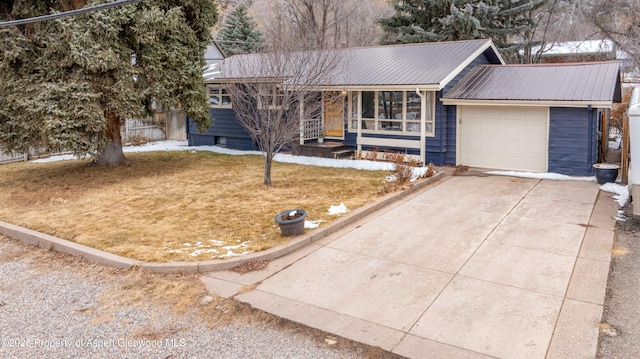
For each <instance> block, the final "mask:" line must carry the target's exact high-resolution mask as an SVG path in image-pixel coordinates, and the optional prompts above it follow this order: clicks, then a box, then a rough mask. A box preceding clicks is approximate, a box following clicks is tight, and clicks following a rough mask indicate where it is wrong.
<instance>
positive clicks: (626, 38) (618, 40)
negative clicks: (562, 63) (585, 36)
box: [585, 0, 640, 64]
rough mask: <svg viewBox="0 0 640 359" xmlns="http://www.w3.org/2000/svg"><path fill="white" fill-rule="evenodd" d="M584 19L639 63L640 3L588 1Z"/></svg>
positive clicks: (630, 1) (618, 0) (621, 0)
mask: <svg viewBox="0 0 640 359" xmlns="http://www.w3.org/2000/svg"><path fill="white" fill-rule="evenodd" d="M585 13H586V17H587V18H588V19H589V21H590V22H591V23H592V24H593V25H595V26H596V27H597V29H598V30H599V31H600V33H601V35H602V36H604V37H606V38H609V39H611V40H612V41H613V42H614V43H615V44H616V46H617V47H618V48H619V49H621V50H624V51H625V52H627V53H628V54H629V55H630V56H631V57H633V59H634V60H635V63H636V64H637V63H640V15H639V14H640V2H639V1H637V0H606V1H605V0H590V1H589V2H588V6H586V7H585Z"/></svg>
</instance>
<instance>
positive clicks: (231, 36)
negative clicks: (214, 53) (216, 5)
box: [216, 4, 262, 56]
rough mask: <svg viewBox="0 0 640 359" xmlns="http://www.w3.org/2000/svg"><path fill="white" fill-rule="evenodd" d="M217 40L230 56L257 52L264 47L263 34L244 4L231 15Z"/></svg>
mask: <svg viewBox="0 0 640 359" xmlns="http://www.w3.org/2000/svg"><path fill="white" fill-rule="evenodd" d="M216 39H217V41H218V43H219V44H220V47H222V50H223V51H224V52H225V54H226V55H229V56H231V55H237V54H246V53H253V52H257V51H258V50H259V49H260V47H261V46H262V34H261V33H260V31H258V29H257V27H256V24H255V22H254V21H253V19H252V18H251V16H249V14H248V13H247V7H246V6H244V5H242V4H241V5H238V6H237V7H236V8H235V9H233V11H231V13H229V16H228V17H227V19H226V20H225V22H224V25H223V26H222V28H221V29H220V31H219V32H218V36H217V37H216Z"/></svg>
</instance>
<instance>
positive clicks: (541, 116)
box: [459, 106, 548, 172]
mask: <svg viewBox="0 0 640 359" xmlns="http://www.w3.org/2000/svg"><path fill="white" fill-rule="evenodd" d="M460 118H461V126H460V129H459V133H460V163H461V164H463V165H467V166H472V167H483V168H495V169H504V170H516V171H534V172H546V171H547V143H548V140H547V138H548V109H547V108H542V107H531V108H526V107H497V106H496V107H494V106H482V107H474V106H460Z"/></svg>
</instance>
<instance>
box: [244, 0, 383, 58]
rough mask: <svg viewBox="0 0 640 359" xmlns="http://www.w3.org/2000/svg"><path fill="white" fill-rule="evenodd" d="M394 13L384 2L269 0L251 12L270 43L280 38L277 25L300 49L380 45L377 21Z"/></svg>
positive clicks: (367, 0)
mask: <svg viewBox="0 0 640 359" xmlns="http://www.w3.org/2000/svg"><path fill="white" fill-rule="evenodd" d="M392 11H393V10H392V8H391V6H390V5H389V3H388V2H387V1H385V0H365V1H362V0H267V1H261V2H255V3H254V4H253V5H252V11H251V13H252V15H253V17H254V19H255V20H256V21H257V22H258V26H259V28H260V31H261V32H263V33H264V34H265V38H266V40H267V42H269V41H271V40H272V39H273V40H279V39H281V37H282V32H279V31H278V26H273V25H274V23H278V24H283V25H284V26H286V28H287V30H288V31H289V33H288V34H289V35H290V36H291V37H292V38H293V40H295V41H296V42H297V44H298V47H299V48H305V49H318V48H339V47H353V46H365V45H372V44H377V43H378V42H379V40H380V39H381V37H382V34H383V32H382V29H381V28H380V26H379V24H378V22H377V20H378V19H379V18H381V17H384V16H388V15H389V14H390V13H391V12H392ZM271 30H276V31H275V32H273V33H272V31H271Z"/></svg>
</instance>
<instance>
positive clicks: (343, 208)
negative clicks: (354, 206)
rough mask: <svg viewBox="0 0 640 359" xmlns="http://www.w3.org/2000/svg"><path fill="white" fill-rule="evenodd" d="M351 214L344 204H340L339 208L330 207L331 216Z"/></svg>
mask: <svg viewBox="0 0 640 359" xmlns="http://www.w3.org/2000/svg"><path fill="white" fill-rule="evenodd" d="M347 212H349V210H348V209H347V206H345V205H344V203H340V204H339V205H337V206H329V212H328V213H329V214H331V215H337V214H344V213H347Z"/></svg>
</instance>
